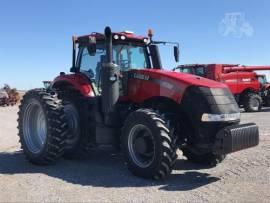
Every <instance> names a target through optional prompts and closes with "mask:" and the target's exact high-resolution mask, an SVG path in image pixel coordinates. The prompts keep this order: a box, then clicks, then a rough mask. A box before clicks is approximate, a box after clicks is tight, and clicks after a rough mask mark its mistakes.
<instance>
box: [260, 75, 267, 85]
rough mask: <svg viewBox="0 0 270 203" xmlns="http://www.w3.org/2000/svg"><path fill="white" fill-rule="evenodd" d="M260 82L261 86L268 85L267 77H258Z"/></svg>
mask: <svg viewBox="0 0 270 203" xmlns="http://www.w3.org/2000/svg"><path fill="white" fill-rule="evenodd" d="M258 80H259V83H260V84H261V85H264V84H266V83H267V81H266V77H265V76H258Z"/></svg>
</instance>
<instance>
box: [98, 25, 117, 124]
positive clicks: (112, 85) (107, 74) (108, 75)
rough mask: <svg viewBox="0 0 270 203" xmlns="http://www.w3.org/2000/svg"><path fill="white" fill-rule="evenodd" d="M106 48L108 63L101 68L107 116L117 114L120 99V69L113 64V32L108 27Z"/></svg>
mask: <svg viewBox="0 0 270 203" xmlns="http://www.w3.org/2000/svg"><path fill="white" fill-rule="evenodd" d="M104 35H105V46H106V61H105V63H103V64H102V68H101V88H102V93H101V103H102V111H103V113H104V116H105V122H106V116H107V115H108V114H110V113H113V112H115V105H116V103H117V101H118V98H119V75H120V70H119V67H118V66H117V65H116V64H114V63H113V53H112V31H111V28H110V27H106V28H105V31H104Z"/></svg>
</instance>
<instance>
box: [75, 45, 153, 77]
mask: <svg viewBox="0 0 270 203" xmlns="http://www.w3.org/2000/svg"><path fill="white" fill-rule="evenodd" d="M80 52H81V57H80V59H79V66H80V71H81V72H83V73H85V74H86V75H87V76H88V77H89V78H90V79H93V80H95V81H98V80H99V73H100V69H101V66H102V64H103V63H105V62H106V50H105V47H104V44H97V47H96V53H95V54H94V55H90V54H89V52H88V49H87V48H86V47H81V50H80ZM147 56H148V55H147V49H146V46H139V45H134V44H117V45H113V63H115V64H117V65H118V66H119V68H120V70H121V71H127V70H130V69H145V68H148V67H149V62H148V58H147Z"/></svg>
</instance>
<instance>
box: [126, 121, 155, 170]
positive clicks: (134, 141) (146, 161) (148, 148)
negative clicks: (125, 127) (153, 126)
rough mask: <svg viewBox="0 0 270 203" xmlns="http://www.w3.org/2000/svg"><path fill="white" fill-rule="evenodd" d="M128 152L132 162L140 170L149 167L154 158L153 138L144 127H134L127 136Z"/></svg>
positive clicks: (139, 125) (140, 125)
mask: <svg viewBox="0 0 270 203" xmlns="http://www.w3.org/2000/svg"><path fill="white" fill-rule="evenodd" d="M128 150H129V153H130V156H131V158H132V160H133V162H134V163H135V164H136V165H138V166H139V167H141V168H146V167H148V166H150V165H151V164H152V163H153V161H154V158H155V142H154V136H153V134H152V133H151V131H150V129H149V128H148V127H146V126H145V125H142V124H138V125H135V126H134V127H133V128H132V129H131V131H130V133H129V136H128Z"/></svg>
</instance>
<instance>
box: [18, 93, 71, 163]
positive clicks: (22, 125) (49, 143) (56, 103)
mask: <svg viewBox="0 0 270 203" xmlns="http://www.w3.org/2000/svg"><path fill="white" fill-rule="evenodd" d="M18 115H19V118H18V130H19V138H20V143H21V148H22V149H23V152H24V154H25V156H26V158H27V159H28V160H29V161H30V162H32V163H35V164H50V163H52V162H54V161H55V160H57V159H58V158H60V157H61V156H62V155H63V153H64V149H65V139H66V135H67V130H68V126H67V120H66V117H65V113H64V109H63V106H62V102H61V100H59V99H58V97H57V95H56V94H52V93H48V92H46V91H45V90H43V89H34V90H30V91H28V92H27V93H26V94H25V95H24V97H23V99H22V101H21V105H20V107H19V113H18Z"/></svg>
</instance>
